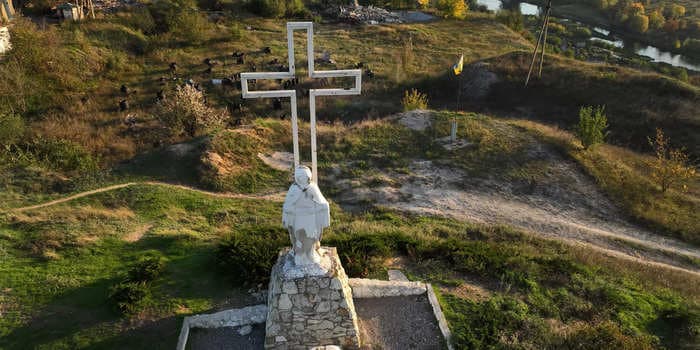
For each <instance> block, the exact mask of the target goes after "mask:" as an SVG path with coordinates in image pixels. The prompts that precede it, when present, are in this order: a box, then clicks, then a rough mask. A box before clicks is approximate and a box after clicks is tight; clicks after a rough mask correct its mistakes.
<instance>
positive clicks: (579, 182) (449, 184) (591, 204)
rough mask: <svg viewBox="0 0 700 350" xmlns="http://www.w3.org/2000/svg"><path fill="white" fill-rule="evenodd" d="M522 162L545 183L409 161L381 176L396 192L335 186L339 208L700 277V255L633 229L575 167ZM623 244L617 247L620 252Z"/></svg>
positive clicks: (421, 120)
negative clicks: (472, 227) (370, 208)
mask: <svg viewBox="0 0 700 350" xmlns="http://www.w3.org/2000/svg"><path fill="white" fill-rule="evenodd" d="M425 113H426V112H422V111H413V112H410V113H404V114H401V115H399V116H398V117H397V119H398V122H399V123H401V124H403V125H405V126H406V127H409V128H411V129H414V130H424V129H425V128H427V127H428V126H429V125H430V117H429V115H426V114H425ZM526 153H527V157H529V158H532V159H535V160H538V161H541V162H542V163H543V164H545V165H546V166H545V170H544V172H545V173H544V176H543V177H542V178H540V179H535V178H533V179H532V180H530V181H510V180H503V179H501V178H499V177H497V176H490V175H489V174H486V175H483V176H480V177H479V178H476V177H468V176H466V174H465V173H464V171H462V170H461V169H460V168H458V167H457V166H451V165H449V164H447V165H445V164H443V163H444V162H443V163H440V164H438V163H435V162H433V161H430V160H413V161H412V162H411V164H410V166H409V169H408V170H409V171H408V172H404V173H392V172H385V175H386V176H388V177H390V178H392V179H393V180H394V181H393V182H394V183H398V184H401V185H400V186H399V187H397V186H377V187H373V188H368V186H366V185H363V184H360V183H359V182H357V181H342V180H341V181H339V182H338V185H339V186H338V187H339V188H340V189H341V191H340V194H339V195H338V198H337V200H338V201H339V202H340V203H341V204H345V203H347V204H349V205H350V206H352V205H357V204H361V203H372V204H373V205H378V206H385V207H389V208H394V209H399V210H403V211H408V212H414V213H418V214H424V215H437V216H449V217H453V218H456V219H459V220H465V221H472V222H477V223H484V224H505V225H509V226H513V227H516V228H519V229H522V230H524V231H527V232H531V233H534V234H537V235H541V236H544V237H547V238H555V239H558V240H564V241H566V242H568V243H573V244H575V245H576V244H584V245H587V246H592V247H595V248H596V249H599V250H601V251H603V252H604V253H605V254H608V255H613V256H617V257H623V258H628V259H635V260H641V261H645V262H648V263H652V264H660V265H664V266H668V267H672V268H676V269H681V270H685V271H687V272H691V273H693V274H700V271H699V270H698V268H697V266H695V265H693V264H690V263H689V262H688V261H689V260H690V259H688V257H690V258H692V259H700V249H698V248H696V247H693V246H691V245H689V244H686V243H684V242H681V241H678V240H676V239H673V238H668V237H664V236H662V235H659V234H656V233H654V232H652V231H650V230H648V229H645V228H642V227H639V226H638V225H635V224H632V223H630V222H629V221H627V220H626V219H625V216H624V214H623V213H622V212H621V211H620V210H619V209H618V208H617V207H616V206H615V205H614V204H613V203H612V202H611V201H610V200H609V199H608V198H607V197H606V196H605V195H604V194H603V193H602V192H601V191H600V190H599V189H598V187H597V186H596V184H595V183H594V182H593V181H592V179H590V178H589V177H587V176H586V175H585V174H583V173H582V171H581V170H580V169H579V167H578V165H577V164H576V163H574V162H573V161H570V160H568V159H564V158H563V157H562V156H561V155H559V154H558V153H556V152H555V151H553V150H550V149H549V148H548V147H546V146H545V145H543V144H541V143H538V142H535V143H534V144H533V145H532V146H530V149H528V150H527V152H526ZM621 242H622V244H621Z"/></svg>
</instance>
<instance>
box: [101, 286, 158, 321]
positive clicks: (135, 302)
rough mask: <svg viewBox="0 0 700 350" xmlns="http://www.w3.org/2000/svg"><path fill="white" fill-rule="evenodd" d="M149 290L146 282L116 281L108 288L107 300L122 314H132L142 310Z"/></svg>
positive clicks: (149, 293)
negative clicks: (116, 282)
mask: <svg viewBox="0 0 700 350" xmlns="http://www.w3.org/2000/svg"><path fill="white" fill-rule="evenodd" d="M150 295H151V290H150V288H149V286H148V284H147V283H146V282H129V281H124V282H121V283H118V284H116V285H114V286H112V288H110V290H109V297H108V298H109V300H110V301H111V302H112V303H113V304H114V306H115V308H116V310H117V311H118V312H119V313H121V314H122V315H133V314H136V313H138V312H139V311H141V310H143V308H144V306H146V304H147V300H148V298H149V297H150Z"/></svg>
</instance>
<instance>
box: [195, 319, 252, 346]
mask: <svg viewBox="0 0 700 350" xmlns="http://www.w3.org/2000/svg"><path fill="white" fill-rule="evenodd" d="M240 328H241V327H222V328H206V329H200V328H193V329H192V331H191V332H190V337H189V339H188V341H187V344H188V348H189V349H191V350H262V349H264V348H265V324H264V323H263V324H256V325H253V331H252V332H251V333H250V334H247V335H240V334H239V333H238V330H239V329H240Z"/></svg>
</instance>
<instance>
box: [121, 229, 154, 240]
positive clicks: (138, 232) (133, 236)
mask: <svg viewBox="0 0 700 350" xmlns="http://www.w3.org/2000/svg"><path fill="white" fill-rule="evenodd" d="M151 227H153V225H151V224H146V225H141V226H139V227H137V228H136V229H135V230H133V231H131V232H129V233H128V234H126V235H124V236H123V237H122V239H123V240H124V241H126V242H130V243H133V242H136V241H138V240H140V239H141V237H143V235H144V234H146V232H148V230H150V229H151Z"/></svg>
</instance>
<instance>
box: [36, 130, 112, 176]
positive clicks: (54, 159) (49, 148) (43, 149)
mask: <svg viewBox="0 0 700 350" xmlns="http://www.w3.org/2000/svg"><path fill="white" fill-rule="evenodd" d="M27 149H28V151H29V152H30V153H31V154H33V155H34V156H35V158H36V159H37V160H39V161H40V162H42V163H43V164H44V165H45V166H47V167H48V168H51V169H54V170H58V171H64V172H78V171H91V170H96V169H97V168H98V162H97V160H96V159H95V158H94V157H93V156H92V155H91V154H89V153H88V152H87V151H86V150H85V149H84V148H83V147H82V146H80V145H78V144H76V143H74V142H72V141H69V140H53V139H46V138H42V137H40V138H38V139H36V140H33V141H31V143H29V144H28V145H27Z"/></svg>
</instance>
